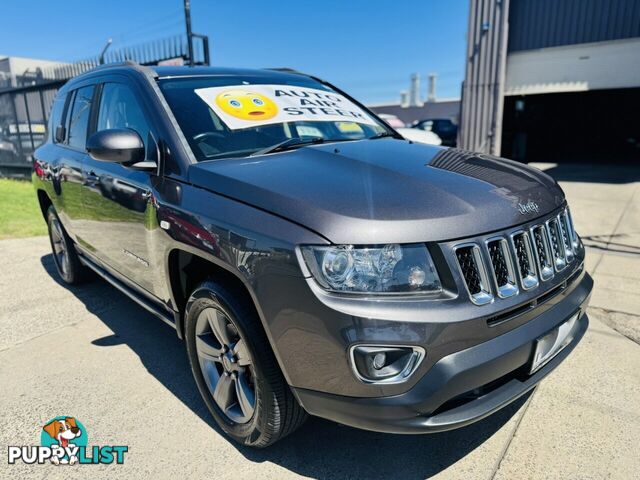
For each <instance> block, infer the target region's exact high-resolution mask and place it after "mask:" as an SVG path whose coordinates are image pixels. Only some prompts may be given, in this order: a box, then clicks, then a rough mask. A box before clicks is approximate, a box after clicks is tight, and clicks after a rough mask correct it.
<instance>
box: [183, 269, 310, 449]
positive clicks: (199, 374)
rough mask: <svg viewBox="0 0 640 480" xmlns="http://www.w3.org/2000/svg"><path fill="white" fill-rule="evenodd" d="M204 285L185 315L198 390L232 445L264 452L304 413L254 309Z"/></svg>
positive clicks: (220, 288)
mask: <svg viewBox="0 0 640 480" xmlns="http://www.w3.org/2000/svg"><path fill="white" fill-rule="evenodd" d="M243 299H244V297H243V296H242V295H241V294H239V293H238V292H234V291H233V290H231V289H227V288H225V287H224V286H222V285H220V284H218V283H216V282H214V281H211V280H209V281H205V282H203V283H202V284H201V285H200V286H199V287H198V288H196V290H195V291H194V292H193V294H192V295H191V297H190V298H189V301H188V303H187V308H186V312H185V336H186V343H187V352H188V355H189V362H190V364H191V369H192V371H193V375H194V377H195V380H196V383H197V385H198V389H199V390H200V393H201V394H202V397H203V399H204V401H205V403H206V405H207V407H208V408H209V410H210V411H211V413H212V414H213V416H214V418H215V420H216V422H217V423H218V425H220V427H221V428H222V429H223V430H224V431H225V432H226V433H227V434H228V435H229V436H230V437H232V438H233V439H235V440H236V441H238V442H240V443H242V444H244V445H250V446H254V447H266V446H268V445H271V444H272V443H274V442H276V441H277V440H279V439H280V438H282V437H284V436H285V435H288V434H289V433H291V432H293V431H294V430H295V429H296V428H298V427H299V426H300V425H301V424H302V423H303V421H304V420H305V418H306V412H305V411H304V410H303V409H302V408H301V407H300V405H299V404H298V403H297V401H296V399H295V398H294V397H293V394H292V393H291V390H290V389H289V386H288V385H287V384H286V382H285V380H284V377H283V375H282V372H281V371H280V368H279V367H278V364H277V362H276V359H275V357H274V355H273V352H272V351H271V347H270V345H269V341H268V339H267V337H266V335H265V333H264V331H263V330H262V326H261V324H260V319H259V318H258V316H257V314H256V312H255V309H254V308H253V306H252V305H250V304H247V302H246V301H243Z"/></svg>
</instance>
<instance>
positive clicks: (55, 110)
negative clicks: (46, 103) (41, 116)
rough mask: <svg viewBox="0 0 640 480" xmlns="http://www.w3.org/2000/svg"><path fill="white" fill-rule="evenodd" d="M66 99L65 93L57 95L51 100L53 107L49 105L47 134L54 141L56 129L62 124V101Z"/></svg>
mask: <svg viewBox="0 0 640 480" xmlns="http://www.w3.org/2000/svg"><path fill="white" fill-rule="evenodd" d="M66 100H67V96H66V95H58V96H56V99H55V100H54V101H53V107H51V116H50V117H49V135H50V138H51V141H52V142H54V143H57V142H56V129H57V128H58V127H59V126H61V125H63V120H62V114H63V112H64V103H65V101H66Z"/></svg>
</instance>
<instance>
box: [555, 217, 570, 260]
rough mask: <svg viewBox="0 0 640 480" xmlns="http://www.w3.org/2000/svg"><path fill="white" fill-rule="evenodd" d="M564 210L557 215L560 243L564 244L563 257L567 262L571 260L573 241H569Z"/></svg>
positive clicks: (567, 223) (567, 224)
mask: <svg viewBox="0 0 640 480" xmlns="http://www.w3.org/2000/svg"><path fill="white" fill-rule="evenodd" d="M566 213H567V212H566V210H565V211H564V212H562V213H561V214H559V215H558V225H559V226H560V231H561V232H562V244H563V246H564V258H566V260H567V263H571V262H572V261H573V242H572V241H571V237H570V234H569V222H568V221H567V215H566Z"/></svg>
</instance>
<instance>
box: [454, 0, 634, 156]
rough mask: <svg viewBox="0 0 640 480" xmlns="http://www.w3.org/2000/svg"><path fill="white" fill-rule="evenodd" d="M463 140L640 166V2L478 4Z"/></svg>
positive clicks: (493, 148)
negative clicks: (635, 163)
mask: <svg viewBox="0 0 640 480" xmlns="http://www.w3.org/2000/svg"><path fill="white" fill-rule="evenodd" d="M469 13H470V14H469V33H468V35H469V40H468V47H467V56H466V72H465V81H464V85H463V89H462V91H463V94H462V112H461V125H460V136H459V144H460V145H461V146H462V147H463V148H466V149H469V150H479V151H483V152H487V153H492V154H496V155H502V156H504V157H508V158H514V159H517V160H521V161H527V162H532V161H549V162H571V161H580V162H640V118H639V114H640V0H472V1H471V2H470V12H469Z"/></svg>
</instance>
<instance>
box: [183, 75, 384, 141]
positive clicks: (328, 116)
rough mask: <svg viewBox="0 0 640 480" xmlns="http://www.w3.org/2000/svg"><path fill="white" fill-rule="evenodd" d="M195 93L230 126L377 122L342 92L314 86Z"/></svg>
mask: <svg viewBox="0 0 640 480" xmlns="http://www.w3.org/2000/svg"><path fill="white" fill-rule="evenodd" d="M195 93H196V94H197V95H198V96H199V97H200V98H201V99H202V100H203V101H204V102H205V103H206V104H207V106H209V108H211V109H212V110H213V111H214V112H215V113H216V115H217V116H218V117H219V118H220V120H222V121H223V122H224V123H225V124H226V126H227V127H228V128H229V129H231V130H238V129H243V128H249V127H255V126H259V125H269V124H275V123H285V122H292V121H295V122H300V121H303V122H304V121H313V122H355V123H360V124H364V125H371V126H377V125H378V123H377V122H376V121H375V120H374V119H373V118H371V117H370V116H369V115H367V114H366V113H365V112H364V111H363V110H362V109H361V108H359V107H358V106H357V105H355V104H354V103H353V102H351V101H349V100H348V99H347V98H345V97H343V96H342V95H340V94H338V93H335V92H328V91H326V90H318V89H315V88H308V87H295V86H291V85H231V86H224V87H209V88H199V89H196V90H195Z"/></svg>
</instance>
